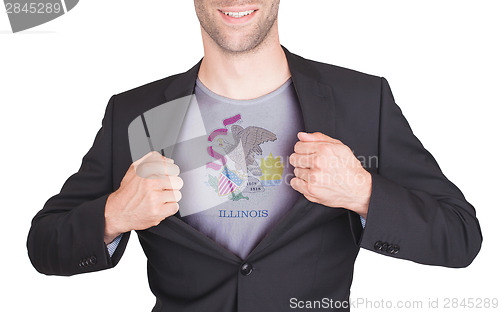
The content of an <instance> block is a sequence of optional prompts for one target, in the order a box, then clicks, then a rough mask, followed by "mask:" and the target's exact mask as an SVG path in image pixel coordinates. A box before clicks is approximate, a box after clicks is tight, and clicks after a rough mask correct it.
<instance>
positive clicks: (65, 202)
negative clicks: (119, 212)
mask: <svg viewBox="0 0 500 312" xmlns="http://www.w3.org/2000/svg"><path fill="white" fill-rule="evenodd" d="M113 100H114V96H113V97H111V99H110V100H109V103H108V105H107V106H106V111H105V114H104V118H103V119H102V125H101V128H100V129H99V131H98V132H97V135H96V137H95V140H94V143H93V145H92V147H91V148H90V150H89V151H88V152H87V154H86V155H85V156H84V157H83V159H82V163H81V166H80V169H79V170H78V172H76V173H75V174H73V175H71V176H70V177H69V178H68V179H67V180H66V182H65V183H64V185H63V186H62V188H61V191H60V193H59V194H57V195H54V196H52V197H51V198H49V199H48V200H47V201H46V203H45V205H44V206H43V209H42V210H40V211H39V212H38V213H37V214H36V215H35V217H34V218H33V220H32V223H31V228H30V231H29V233H28V239H27V248H28V256H29V258H30V260H31V263H32V264H33V266H34V267H35V269H36V270H37V271H38V272H40V273H43V274H47V275H74V274H79V273H85V272H90V271H98V270H103V269H107V268H110V267H113V266H115V265H116V264H117V263H118V261H119V259H120V258H121V256H122V254H123V251H124V248H125V245H126V243H127V241H128V238H129V235H130V233H125V235H123V237H122V239H121V241H120V245H119V246H118V248H117V250H116V251H115V253H114V255H113V257H112V258H111V257H110V255H109V253H108V250H107V248H106V244H105V243H104V223H105V222H104V207H105V205H106V201H107V199H108V196H109V194H111V193H112V192H113V176H112V129H113V124H112V123H113V120H112V119H113V118H112V115H113Z"/></svg>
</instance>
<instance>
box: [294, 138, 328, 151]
mask: <svg viewBox="0 0 500 312" xmlns="http://www.w3.org/2000/svg"><path fill="white" fill-rule="evenodd" d="M324 144H325V142H316V141H298V142H297V143H295V145H294V147H293V150H294V152H295V153H297V154H314V153H317V152H318V151H319V149H320V146H322V145H324Z"/></svg>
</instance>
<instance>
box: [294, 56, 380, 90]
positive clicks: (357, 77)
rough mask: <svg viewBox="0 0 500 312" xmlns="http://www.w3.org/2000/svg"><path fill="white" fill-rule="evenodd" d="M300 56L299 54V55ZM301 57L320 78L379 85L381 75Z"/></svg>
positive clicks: (338, 81)
mask: <svg viewBox="0 0 500 312" xmlns="http://www.w3.org/2000/svg"><path fill="white" fill-rule="evenodd" d="M299 57H300V56H299ZM300 58H302V59H303V60H304V61H305V62H307V63H308V65H309V67H312V68H313V69H314V70H315V71H317V72H318V73H319V74H320V76H321V77H322V78H324V80H326V81H332V82H335V83H341V82H342V83H349V84H352V83H355V84H359V83H361V84H362V85H364V84H376V85H378V86H380V81H381V78H382V77H381V76H377V75H373V74H368V73H365V72H361V71H358V70H355V69H350V68H346V67H342V66H338V65H333V64H329V63H325V62H320V61H315V60H311V59H306V58H303V57H300Z"/></svg>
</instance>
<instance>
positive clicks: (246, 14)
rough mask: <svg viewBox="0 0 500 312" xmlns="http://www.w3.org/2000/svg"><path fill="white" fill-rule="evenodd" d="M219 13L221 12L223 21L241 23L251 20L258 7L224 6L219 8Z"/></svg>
mask: <svg viewBox="0 0 500 312" xmlns="http://www.w3.org/2000/svg"><path fill="white" fill-rule="evenodd" d="M218 11H219V14H221V16H222V18H223V20H224V21H226V22H227V23H230V24H243V23H246V22H248V21H249V20H251V19H252V18H253V17H254V16H255V14H256V13H257V11H258V9H252V8H227V9H226V8H224V9H219V10H218Z"/></svg>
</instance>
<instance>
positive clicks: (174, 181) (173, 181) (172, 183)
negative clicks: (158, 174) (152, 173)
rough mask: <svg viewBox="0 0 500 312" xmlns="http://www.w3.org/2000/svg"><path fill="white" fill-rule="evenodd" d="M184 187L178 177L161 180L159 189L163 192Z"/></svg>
mask: <svg viewBox="0 0 500 312" xmlns="http://www.w3.org/2000/svg"><path fill="white" fill-rule="evenodd" d="M183 185H184V181H183V180H182V178H181V177H179V176H167V177H165V179H162V180H161V185H160V189H159V190H161V191H163V190H180V189H181V188H182V186H183Z"/></svg>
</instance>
